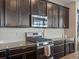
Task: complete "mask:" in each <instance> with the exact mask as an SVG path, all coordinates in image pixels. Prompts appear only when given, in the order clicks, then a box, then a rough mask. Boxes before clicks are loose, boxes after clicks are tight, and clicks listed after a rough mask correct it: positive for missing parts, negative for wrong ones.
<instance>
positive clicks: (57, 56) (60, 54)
mask: <svg viewBox="0 0 79 59" xmlns="http://www.w3.org/2000/svg"><path fill="white" fill-rule="evenodd" d="M63 56H64V52H60V53H58V54H55V55H54V59H59V58H61V57H63Z"/></svg>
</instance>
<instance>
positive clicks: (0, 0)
mask: <svg viewBox="0 0 79 59" xmlns="http://www.w3.org/2000/svg"><path fill="white" fill-rule="evenodd" d="M3 2H4V1H3V0H0V26H4V16H3V14H4V10H3V9H4V8H3V6H4V5H3Z"/></svg>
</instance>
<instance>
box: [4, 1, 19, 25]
mask: <svg viewBox="0 0 79 59" xmlns="http://www.w3.org/2000/svg"><path fill="white" fill-rule="evenodd" d="M18 6H19V5H18V0H5V26H18Z"/></svg>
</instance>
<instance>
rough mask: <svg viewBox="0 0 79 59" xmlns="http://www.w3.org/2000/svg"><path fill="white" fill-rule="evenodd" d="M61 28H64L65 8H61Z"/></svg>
mask: <svg viewBox="0 0 79 59" xmlns="http://www.w3.org/2000/svg"><path fill="white" fill-rule="evenodd" d="M59 28H64V8H63V7H62V6H59Z"/></svg>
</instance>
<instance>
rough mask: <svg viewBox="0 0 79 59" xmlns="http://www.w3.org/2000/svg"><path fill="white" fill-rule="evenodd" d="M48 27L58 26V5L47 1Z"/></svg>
mask: <svg viewBox="0 0 79 59" xmlns="http://www.w3.org/2000/svg"><path fill="white" fill-rule="evenodd" d="M47 16H48V27H53V28H58V6H57V5H55V4H52V3H47Z"/></svg>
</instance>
